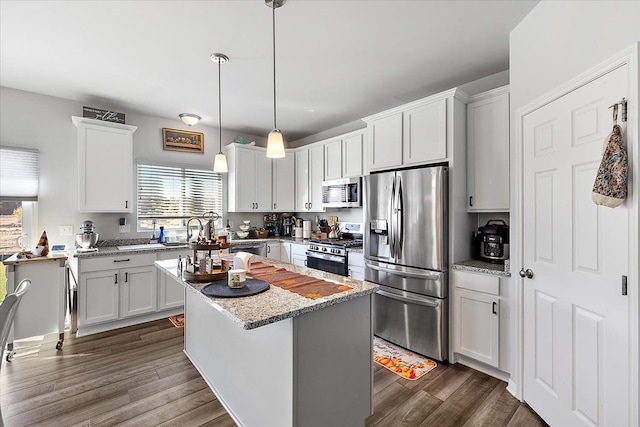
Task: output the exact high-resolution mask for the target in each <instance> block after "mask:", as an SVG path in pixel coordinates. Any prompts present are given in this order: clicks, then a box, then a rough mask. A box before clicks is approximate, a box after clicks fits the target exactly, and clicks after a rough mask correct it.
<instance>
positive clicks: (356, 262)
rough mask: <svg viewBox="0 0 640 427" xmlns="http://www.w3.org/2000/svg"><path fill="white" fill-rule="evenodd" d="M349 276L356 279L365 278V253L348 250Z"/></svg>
mask: <svg viewBox="0 0 640 427" xmlns="http://www.w3.org/2000/svg"><path fill="white" fill-rule="evenodd" d="M347 262H348V263H349V267H348V268H349V277H351V278H352V279H355V280H364V255H363V254H362V253H361V252H352V251H349V252H348V256H347Z"/></svg>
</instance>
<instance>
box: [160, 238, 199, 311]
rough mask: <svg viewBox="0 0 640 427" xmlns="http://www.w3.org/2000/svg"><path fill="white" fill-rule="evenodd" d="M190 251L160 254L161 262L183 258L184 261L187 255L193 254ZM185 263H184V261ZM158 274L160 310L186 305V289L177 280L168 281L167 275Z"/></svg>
mask: <svg viewBox="0 0 640 427" xmlns="http://www.w3.org/2000/svg"><path fill="white" fill-rule="evenodd" d="M192 253H193V252H192V251H190V250H184V251H171V252H160V253H159V254H158V259H159V260H166V259H175V258H178V256H181V257H182V259H183V260H184V259H185V258H186V256H187V255H190V254H192ZM183 262H184V261H183ZM157 274H158V310H160V311H161V310H167V309H171V308H178V307H182V306H183V305H184V287H183V286H182V285H180V284H178V282H176V281H175V280H172V279H168V278H167V275H166V274H164V273H163V272H161V271H158V272H157Z"/></svg>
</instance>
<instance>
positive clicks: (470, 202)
mask: <svg viewBox="0 0 640 427" xmlns="http://www.w3.org/2000/svg"><path fill="white" fill-rule="evenodd" d="M469 206H473V196H469Z"/></svg>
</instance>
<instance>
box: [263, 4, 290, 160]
mask: <svg viewBox="0 0 640 427" xmlns="http://www.w3.org/2000/svg"><path fill="white" fill-rule="evenodd" d="M285 2H286V0H265V1H264V3H265V4H266V5H267V6H268V7H270V8H271V16H272V22H273V130H272V131H271V132H270V133H269V136H268V138H267V157H271V158H274V159H277V158H280V157H284V156H285V152H284V141H283V139H282V133H281V132H280V130H279V129H278V126H277V125H276V9H277V8H279V7H280V6H282V5H284V3H285Z"/></svg>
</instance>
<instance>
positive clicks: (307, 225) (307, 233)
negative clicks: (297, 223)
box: [302, 221, 311, 239]
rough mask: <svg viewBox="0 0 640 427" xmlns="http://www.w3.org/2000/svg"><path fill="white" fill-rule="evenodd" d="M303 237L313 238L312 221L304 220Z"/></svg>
mask: <svg viewBox="0 0 640 427" xmlns="http://www.w3.org/2000/svg"><path fill="white" fill-rule="evenodd" d="M302 238H303V239H310V238H311V221H303V222H302Z"/></svg>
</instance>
